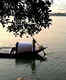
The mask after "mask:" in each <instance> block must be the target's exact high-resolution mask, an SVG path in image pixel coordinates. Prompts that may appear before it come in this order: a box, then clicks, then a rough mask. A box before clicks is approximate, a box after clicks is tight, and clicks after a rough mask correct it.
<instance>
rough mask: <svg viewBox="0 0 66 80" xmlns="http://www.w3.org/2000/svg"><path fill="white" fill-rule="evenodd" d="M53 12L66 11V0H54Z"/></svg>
mask: <svg viewBox="0 0 66 80" xmlns="http://www.w3.org/2000/svg"><path fill="white" fill-rule="evenodd" d="M51 9H52V12H60V13H66V0H53V4H52V6H51Z"/></svg>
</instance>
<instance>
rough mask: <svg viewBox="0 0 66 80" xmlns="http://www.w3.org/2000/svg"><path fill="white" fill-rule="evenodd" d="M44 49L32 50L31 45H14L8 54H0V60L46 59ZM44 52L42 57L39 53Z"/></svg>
mask: <svg viewBox="0 0 66 80" xmlns="http://www.w3.org/2000/svg"><path fill="white" fill-rule="evenodd" d="M45 49H46V47H42V46H39V47H36V46H35V50H33V45H32V43H16V46H15V47H13V48H12V49H11V51H10V53H0V58H21V59H43V60H44V59H46V58H47V56H46V53H45V51H44V50H45ZM41 51H44V55H43V56H42V55H41V54H39V52H41Z"/></svg>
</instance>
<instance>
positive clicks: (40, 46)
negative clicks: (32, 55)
mask: <svg viewBox="0 0 66 80" xmlns="http://www.w3.org/2000/svg"><path fill="white" fill-rule="evenodd" d="M32 44H33V52H35V44H37V45H38V46H39V49H40V50H42V51H43V53H44V56H45V55H46V53H45V51H44V49H46V48H44V47H43V46H42V45H40V44H38V43H37V41H36V40H35V39H34V38H33V43H32Z"/></svg>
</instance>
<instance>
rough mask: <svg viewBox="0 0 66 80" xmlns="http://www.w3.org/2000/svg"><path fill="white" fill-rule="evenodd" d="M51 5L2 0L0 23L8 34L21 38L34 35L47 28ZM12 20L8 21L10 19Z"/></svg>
mask: <svg viewBox="0 0 66 80" xmlns="http://www.w3.org/2000/svg"><path fill="white" fill-rule="evenodd" d="M50 6H51V3H50V2H49V1H48V0H47V1H43V0H2V1H0V22H1V24H2V25H3V27H6V25H7V29H8V31H9V32H13V33H14V34H16V35H20V36H22V35H23V34H26V33H28V34H29V35H31V36H32V35H34V34H36V33H38V32H40V31H41V30H42V28H43V27H44V28H46V27H49V25H50V24H51V19H50V18H49V15H50V12H51V10H50V9H49V7H50ZM11 16H12V17H13V20H10V17H11Z"/></svg>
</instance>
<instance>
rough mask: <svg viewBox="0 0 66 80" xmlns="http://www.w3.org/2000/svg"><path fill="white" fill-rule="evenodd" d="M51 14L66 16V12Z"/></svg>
mask: <svg viewBox="0 0 66 80" xmlns="http://www.w3.org/2000/svg"><path fill="white" fill-rule="evenodd" d="M51 16H66V13H51Z"/></svg>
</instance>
